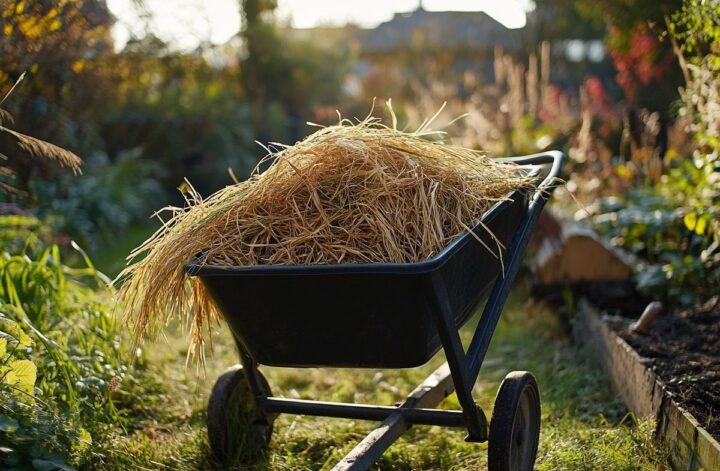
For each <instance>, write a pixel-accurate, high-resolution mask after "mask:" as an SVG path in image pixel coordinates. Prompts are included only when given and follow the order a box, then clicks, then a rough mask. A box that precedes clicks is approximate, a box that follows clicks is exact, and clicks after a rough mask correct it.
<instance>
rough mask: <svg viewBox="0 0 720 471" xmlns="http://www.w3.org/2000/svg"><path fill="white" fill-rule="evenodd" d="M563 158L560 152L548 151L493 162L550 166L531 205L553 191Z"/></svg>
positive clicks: (501, 158) (502, 158) (503, 158)
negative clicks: (538, 198)
mask: <svg viewBox="0 0 720 471" xmlns="http://www.w3.org/2000/svg"><path fill="white" fill-rule="evenodd" d="M564 158H565V157H564V156H563V153H562V152H560V151H557V150H549V151H545V152H540V153H538V154H531V155H523V156H519V157H500V158H497V159H495V161H496V162H507V163H513V164H516V165H543V166H547V165H551V167H550V170H549V171H548V173H547V175H545V178H544V179H543V181H542V182H541V183H540V184H539V185H538V187H537V189H538V190H540V191H538V192H537V194H536V196H535V198H534V199H533V203H535V200H536V199H537V197H539V196H540V197H542V196H543V193H545V196H547V197H549V196H550V193H552V191H553V190H554V189H555V187H556V185H554V183H556V181H557V179H558V177H559V176H560V171H561V169H562V164H563V160H564ZM546 199H547V198H546Z"/></svg>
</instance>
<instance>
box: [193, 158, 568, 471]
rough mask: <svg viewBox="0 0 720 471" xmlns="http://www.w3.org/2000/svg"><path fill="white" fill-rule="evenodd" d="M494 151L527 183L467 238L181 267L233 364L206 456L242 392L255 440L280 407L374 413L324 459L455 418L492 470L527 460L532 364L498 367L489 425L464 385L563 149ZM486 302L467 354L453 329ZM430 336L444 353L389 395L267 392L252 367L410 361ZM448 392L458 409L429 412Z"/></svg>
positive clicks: (531, 450) (532, 448)
mask: <svg viewBox="0 0 720 471" xmlns="http://www.w3.org/2000/svg"><path fill="white" fill-rule="evenodd" d="M501 160H505V161H508V162H514V163H516V164H519V165H520V166H521V171H527V172H530V173H531V174H532V175H535V176H536V180H535V184H536V186H535V188H534V189H533V190H527V189H525V190H515V191H513V192H511V193H510V194H509V195H508V196H507V198H506V199H505V200H504V201H501V202H499V203H497V204H496V205H495V206H494V207H492V208H491V209H490V210H489V211H488V212H487V213H486V214H485V215H484V216H483V219H482V223H481V224H478V226H477V227H476V228H475V229H474V230H473V232H474V233H475V234H474V235H473V234H469V233H468V234H465V235H463V236H462V237H459V238H458V239H456V240H455V241H453V242H452V243H451V244H449V245H448V246H447V247H445V248H444V249H443V250H442V251H441V252H440V253H439V254H437V255H436V256H435V257H434V258H432V259H430V260H427V261H422V262H417V263H401V264H340V265H322V266H321V265H315V266H297V265H296V266H272V265H270V266H255V267H238V268H226V267H215V266H207V265H206V266H197V265H195V264H193V263H192V262H191V263H189V264H188V267H187V269H188V272H189V273H190V274H191V275H193V276H198V277H200V279H201V280H202V282H203V284H204V285H205V287H206V288H207V289H208V290H209V292H210V294H211V296H212V298H213V300H214V301H215V303H217V305H218V307H219V308H220V311H221V312H222V313H223V316H224V318H225V320H226V321H227V323H228V325H229V326H230V329H231V331H232V333H233V335H234V337H235V340H236V343H237V346H238V349H239V352H240V360H241V365H238V366H236V367H234V368H233V369H231V370H230V371H228V372H227V373H225V374H224V375H223V376H221V377H220V379H218V381H217V382H216V384H215V387H214V388H213V392H212V394H211V397H210V401H209V405H208V435H209V439H210V445H211V448H212V450H213V452H214V454H215V455H216V456H217V457H218V458H221V459H222V458H223V457H224V456H227V453H228V451H229V450H231V449H232V447H234V446H240V444H236V443H230V441H231V440H232V439H231V438H230V437H232V436H237V434H236V433H233V431H232V430H229V428H231V427H233V426H235V425H233V424H230V423H229V420H228V417H230V416H233V415H234V414H230V413H229V408H235V409H237V408H238V405H237V404H239V402H238V397H241V399H240V401H244V404H243V405H242V407H240V408H241V409H242V410H243V413H244V414H245V415H246V416H248V417H246V418H249V419H250V422H251V423H252V424H253V427H255V428H256V429H257V430H256V431H259V432H260V433H259V434H257V436H258V437H259V438H260V440H261V441H262V442H263V443H262V444H265V445H266V444H267V443H268V442H269V440H270V435H271V433H272V423H273V421H274V419H275V417H276V416H277V414H278V413H291V414H303V415H314V416H327V417H342V418H352V419H366V420H375V421H382V423H381V424H380V426H378V428H376V429H375V430H374V431H373V432H372V433H370V434H369V435H368V436H367V437H366V438H365V439H364V440H363V441H362V442H361V443H360V444H358V446H357V447H355V449H354V450H353V451H352V452H351V453H350V454H348V455H347V456H346V457H345V458H344V459H343V460H342V461H341V462H340V463H338V464H337V465H336V467H335V468H334V469H336V470H349V469H352V470H361V469H367V468H368V467H369V466H371V465H372V463H374V462H375V460H377V458H379V457H380V455H381V454H382V453H383V452H384V451H385V450H386V449H387V448H388V447H389V446H390V445H391V444H392V443H393V441H395V440H396V439H397V438H398V437H399V436H400V435H401V434H402V433H403V432H404V431H405V430H407V429H408V428H409V427H410V426H412V425H416V424H423V425H441V426H448V427H463V428H466V429H467V431H468V436H467V440H468V441H474V442H483V441H486V440H489V444H488V460H489V465H490V469H491V470H531V469H532V466H533V463H534V461H535V455H536V453H537V445H538V436H539V430H540V396H539V392H538V387H537V383H536V381H535V379H534V377H533V376H532V374H530V373H529V372H513V373H510V374H509V375H508V376H507V377H506V378H505V380H504V381H503V382H502V384H501V386H500V389H499V391H498V394H497V397H496V400H495V405H494V408H493V414H492V420H491V421H490V424H489V427H488V421H487V418H486V416H485V413H484V412H483V411H482V409H481V408H480V407H479V406H478V405H476V404H475V402H474V400H473V397H472V389H473V385H474V383H475V381H476V379H477V376H478V374H479V371H480V366H481V365H482V361H483V359H484V357H485V353H486V352H487V349H488V345H489V343H490V338H491V337H492V334H493V332H494V330H495V327H496V325H497V321H498V318H499V316H500V314H501V312H502V309H503V306H504V304H505V301H506V300H507V296H508V293H509V291H510V287H511V285H512V282H513V280H514V278H515V275H516V274H517V272H518V269H519V267H520V264H521V260H522V256H523V253H524V251H525V248H526V246H527V243H528V238H529V236H530V233H531V232H532V229H533V227H534V225H535V222H536V220H537V217H538V215H539V214H540V212H541V211H542V208H543V207H544V205H545V202H546V201H547V199H548V198H549V196H550V194H551V192H552V189H553V187H554V182H555V181H556V179H557V177H558V175H559V172H560V169H561V165H562V160H563V156H562V154H561V153H560V152H555V151H551V152H545V153H541V154H535V155H530V156H525V157H511V158H506V159H501ZM477 238H480V239H481V240H482V243H481V242H479V241H478V240H477ZM490 249H492V251H491V250H490ZM493 252H494V253H493ZM485 300H487V302H486V303H485V307H484V310H483V312H482V316H481V317H480V320H479V321H478V324H477V327H476V330H475V333H474V336H473V338H472V341H471V343H470V346H469V348H468V349H467V352H465V351H464V349H463V346H462V344H461V341H460V336H459V332H458V329H459V328H460V327H461V326H462V325H463V324H464V323H465V322H466V321H467V320H468V319H469V318H470V317H471V315H472V314H473V312H475V310H476V309H477V308H478V306H479V305H480V303H481V302H483V301H485ZM441 347H442V349H443V350H444V353H445V356H446V360H447V361H446V363H445V364H443V366H441V367H440V368H439V369H437V370H436V371H435V372H434V373H433V374H432V375H430V376H429V377H428V378H427V379H426V380H425V381H424V382H423V383H422V384H421V385H420V386H418V388H416V389H415V390H414V391H413V392H412V393H410V395H409V396H408V397H407V399H406V400H405V401H404V402H402V403H400V404H398V405H395V406H375V405H364V404H343V403H331V402H321V401H308V400H295V399H286V398H280V397H272V395H271V392H270V388H269V386H268V383H267V381H266V380H265V378H264V376H263V375H262V373H261V372H260V371H259V369H258V365H261V364H264V365H272V366H282V367H310V366H313V367H318V366H319V367H353V368H358V367H362V368H408V367H415V366H419V365H422V364H424V363H426V362H427V361H428V360H430V359H431V358H432V357H433V356H434V355H435V353H437V351H438V350H439V349H440V348H441ZM453 390H454V391H455V392H456V393H457V397H458V401H459V403H460V405H461V407H462V410H460V411H450V410H439V409H435V408H434V407H435V406H437V405H438V404H439V403H440V401H442V399H443V398H445V397H446V396H448V395H449V394H451V393H452V392H453ZM233 412H234V413H235V416H236V413H237V411H235V410H234V411H233ZM248 414H249V415H248ZM488 428H489V430H488Z"/></svg>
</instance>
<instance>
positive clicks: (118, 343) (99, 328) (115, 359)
mask: <svg viewBox="0 0 720 471" xmlns="http://www.w3.org/2000/svg"><path fill="white" fill-rule="evenodd" d="M76 249H77V250H78V251H80V254H81V256H82V257H83V258H84V260H85V266H83V267H79V268H74V267H69V266H67V265H64V264H63V263H62V260H61V254H60V250H59V248H58V247H57V246H56V245H53V246H50V247H48V248H46V249H43V250H40V251H36V250H33V251H29V252H25V253H20V254H19V255H12V254H10V253H8V252H3V253H2V255H0V378H1V380H0V449H1V450H2V452H1V453H0V463H3V464H4V466H5V467H8V468H10V469H12V468H16V469H38V470H40V469H55V468H53V466H55V467H57V468H59V469H69V468H68V467H67V465H66V463H82V462H84V461H87V460H88V459H91V456H92V447H91V446H90V445H91V443H92V442H93V441H94V440H96V439H97V438H99V437H102V436H104V435H105V434H106V433H107V429H108V427H113V426H114V424H116V423H118V422H121V420H122V418H121V417H120V415H119V413H118V411H117V410H116V408H115V405H114V403H113V401H112V400H111V394H112V392H113V391H114V390H115V389H117V388H118V386H119V384H120V382H121V381H123V380H126V379H129V378H128V377H127V367H126V366H125V365H124V364H123V363H122V361H121V360H120V358H122V357H123V355H125V356H126V355H127V352H126V351H125V350H124V349H123V346H122V345H123V342H122V339H121V330H120V328H119V326H118V325H116V322H115V320H114V319H113V318H112V316H111V315H110V314H109V313H108V307H107V303H105V302H102V301H101V298H99V297H98V293H97V290H98V288H99V287H100V286H103V285H104V284H105V282H106V281H107V280H106V279H104V277H103V276H102V275H101V274H100V273H98V272H97V271H96V270H95V268H94V267H93V266H92V263H90V261H89V259H87V257H86V256H85V255H84V253H83V252H82V251H81V250H80V249H79V247H77V246H76ZM63 466H66V467H65V468H63ZM4 469H5V468H4Z"/></svg>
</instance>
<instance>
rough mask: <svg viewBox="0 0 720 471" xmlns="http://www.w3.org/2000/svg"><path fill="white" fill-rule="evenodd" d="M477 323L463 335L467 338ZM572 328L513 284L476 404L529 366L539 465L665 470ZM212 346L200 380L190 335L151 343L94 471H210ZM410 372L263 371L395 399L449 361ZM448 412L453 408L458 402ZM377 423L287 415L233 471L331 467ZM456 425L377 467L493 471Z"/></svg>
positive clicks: (216, 360) (217, 364) (325, 393)
mask: <svg viewBox="0 0 720 471" xmlns="http://www.w3.org/2000/svg"><path fill="white" fill-rule="evenodd" d="M471 329H472V327H471V326H468V327H466V328H465V329H464V330H463V336H464V338H465V340H467V339H468V338H469V337H470V335H471ZM565 330H566V329H565V328H564V327H563V326H562V325H561V324H560V323H559V322H558V320H557V317H556V316H555V315H554V314H553V313H552V312H550V311H549V310H548V309H547V308H544V307H542V306H539V305H537V304H532V303H530V302H526V301H525V294H524V290H522V289H517V290H516V291H515V293H513V295H512V296H511V299H510V301H509V303H508V305H507V307H506V309H505V312H504V315H503V318H502V319H501V321H500V324H499V326H498V329H497V331H496V333H495V336H494V337H493V341H492V344H491V347H490V351H489V353H488V356H487V358H486V361H485V364H484V366H483V369H482V371H481V373H480V378H479V380H478V382H477V384H476V386H475V397H476V400H477V401H478V402H479V403H480V404H481V405H482V407H483V408H484V409H485V411H486V413H487V414H488V415H489V414H490V413H491V411H492V404H493V400H494V396H495V393H496V391H497V388H498V385H499V383H500V381H501V380H502V378H503V377H504V376H505V374H506V373H507V372H509V371H511V370H530V371H532V372H533V373H534V374H535V375H536V377H537V379H538V382H539V384H540V390H541V396H542V408H543V412H542V421H543V422H542V432H541V443H540V450H539V456H538V462H537V465H536V469H539V470H563V469H567V470H660V469H664V468H663V465H664V462H665V461H664V456H663V454H662V453H661V452H660V451H659V450H657V449H656V448H655V446H654V443H653V440H652V432H653V426H654V425H653V424H652V423H649V422H643V423H640V424H635V423H634V420H633V419H632V417H629V416H627V410H626V408H625V407H624V406H623V405H622V404H621V403H620V402H618V401H617V400H616V398H615V396H614V395H613V394H612V392H611V390H610V387H609V384H608V380H607V379H606V377H605V376H604V375H603V374H602V372H601V371H600V370H598V369H597V367H596V366H595V365H594V364H593V362H592V361H591V358H589V357H588V355H587V354H586V353H585V352H584V351H582V350H578V349H577V348H576V347H575V346H573V345H572V344H570V342H569V340H568V338H567V336H566V335H565V334H564V332H565ZM215 340H216V343H215V351H214V354H213V355H212V356H211V357H210V358H209V359H208V363H207V367H206V370H205V371H204V372H201V373H200V376H199V377H198V376H196V371H195V369H194V368H193V367H190V368H187V369H186V368H185V353H186V350H185V345H186V341H185V338H184V337H183V335H182V334H181V333H180V332H179V331H178V330H174V329H170V331H169V332H168V334H167V336H166V338H164V339H161V340H158V341H156V342H155V343H147V344H146V345H145V346H144V348H145V349H146V350H147V360H146V363H145V364H143V365H141V367H142V368H143V369H144V371H142V372H140V373H138V375H137V376H139V377H140V379H139V380H138V383H137V384H126V385H124V386H123V388H122V389H121V391H120V392H117V393H115V394H116V399H117V400H118V401H120V402H121V403H124V404H126V405H127V406H128V407H129V408H130V410H131V411H132V413H131V417H130V419H131V420H130V421H129V423H131V424H132V427H130V428H128V429H127V430H126V433H125V434H119V435H117V436H116V437H115V439H114V440H112V441H111V442H109V443H105V444H102V445H101V446H100V447H99V448H100V449H99V451H98V453H99V454H98V459H97V460H96V461H95V463H94V468H96V469H173V470H190V469H214V468H217V465H214V464H213V463H212V462H211V460H210V459H209V451H208V445H207V438H206V433H205V428H204V422H205V406H206V401H207V397H208V395H209V392H210V390H211V388H212V385H213V383H214V381H215V379H216V378H217V377H218V376H219V375H220V374H221V373H222V372H223V371H224V370H225V369H226V368H227V367H229V366H231V365H232V364H234V363H236V362H237V356H236V353H235V347H234V345H233V343H232V341H231V339H230V336H229V334H228V332H227V331H226V330H224V329H222V328H220V327H218V335H216V336H215ZM442 361H443V358H442V355H438V356H437V357H436V358H434V359H433V360H432V361H431V362H430V363H429V364H428V365H425V366H423V367H420V368H415V369H408V370H383V371H377V370H353V369H280V368H262V369H263V371H264V372H265V375H266V376H267V378H268V380H269V382H270V385H271V387H272V388H273V392H274V393H275V394H276V395H282V396H287V397H299V398H312V399H324V400H334V401H356V402H364V403H379V404H393V403H395V402H396V401H398V400H400V399H402V398H404V396H405V395H406V394H407V393H408V392H409V391H410V390H411V389H412V388H413V387H414V386H415V385H417V384H418V383H419V382H420V381H422V379H424V377H425V376H426V375H427V374H429V373H430V372H431V371H432V370H433V369H434V368H435V367H437V366H438V365H439V364H440V363H442ZM442 407H450V408H457V407H458V404H457V400H456V398H455V396H454V395H453V396H450V397H449V398H447V399H446V400H445V401H444V402H443V404H442ZM373 425H374V424H372V423H365V422H360V421H352V420H343V419H325V418H306V417H298V416H291V415H283V416H280V417H279V418H278V420H277V421H276V422H275V431H274V434H273V438H272V441H271V444H270V448H269V450H268V452H267V453H266V454H265V455H264V456H263V457H262V458H261V459H260V460H259V461H256V462H255V463H238V464H237V466H236V467H235V468H234V469H259V470H264V469H273V470H283V469H312V470H315V469H326V468H329V467H332V465H333V464H334V463H335V462H336V461H338V460H339V459H340V458H341V457H342V456H343V455H344V454H345V453H347V452H348V451H349V450H351V449H352V448H353V447H354V446H355V444H356V443H357V442H358V441H359V440H361V439H362V437H363V436H364V434H365V433H367V432H368V431H369V430H371V429H372V427H373ZM464 436H465V432H463V431H462V430H459V429H449V428H441V427H425V426H417V427H414V428H412V429H411V430H410V431H409V432H408V433H406V434H405V435H404V436H403V437H402V438H401V439H400V440H399V441H398V442H396V443H395V444H394V445H393V446H392V447H391V448H390V449H389V450H388V451H387V452H386V453H385V455H384V456H383V457H382V459H381V460H380V462H379V463H378V464H377V469H383V470H408V469H423V470H462V469H478V470H482V469H486V456H487V454H486V451H487V445H486V444H471V443H466V442H464V441H463V438H464ZM101 455H105V456H104V457H103V456H101Z"/></svg>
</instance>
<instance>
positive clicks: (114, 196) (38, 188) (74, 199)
mask: <svg viewBox="0 0 720 471" xmlns="http://www.w3.org/2000/svg"><path fill="white" fill-rule="evenodd" d="M157 173H158V166H157V165H155V164H153V163H152V162H150V161H146V160H142V159H140V158H139V152H138V151H135V152H123V153H122V154H121V155H120V156H119V157H118V158H117V160H116V161H115V163H113V164H111V163H110V162H109V159H108V158H107V156H106V155H104V154H102V153H96V154H95V155H94V156H92V157H91V158H89V159H88V160H87V162H86V166H85V174H84V175H83V176H82V178H76V179H73V180H70V179H63V178H60V179H58V180H57V181H55V182H40V181H38V182H35V189H34V193H35V194H36V195H37V198H38V208H37V213H38V215H39V216H40V217H41V218H44V219H51V220H52V222H53V226H54V230H55V231H57V232H60V233H62V234H67V235H68V236H70V237H71V238H73V239H75V240H79V241H81V242H82V245H84V246H91V247H92V246H93V245H94V243H96V242H97V241H98V240H110V239H112V238H113V237H114V236H115V234H118V233H122V232H123V231H124V230H125V229H126V228H127V226H128V225H130V224H131V223H132V222H134V221H138V220H143V219H147V218H148V217H149V215H150V214H151V211H152V210H151V208H152V207H153V201H157V200H158V199H161V197H162V195H163V192H162V189H161V187H160V184H159V182H158V181H157V180H156V179H155V175H157Z"/></svg>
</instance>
